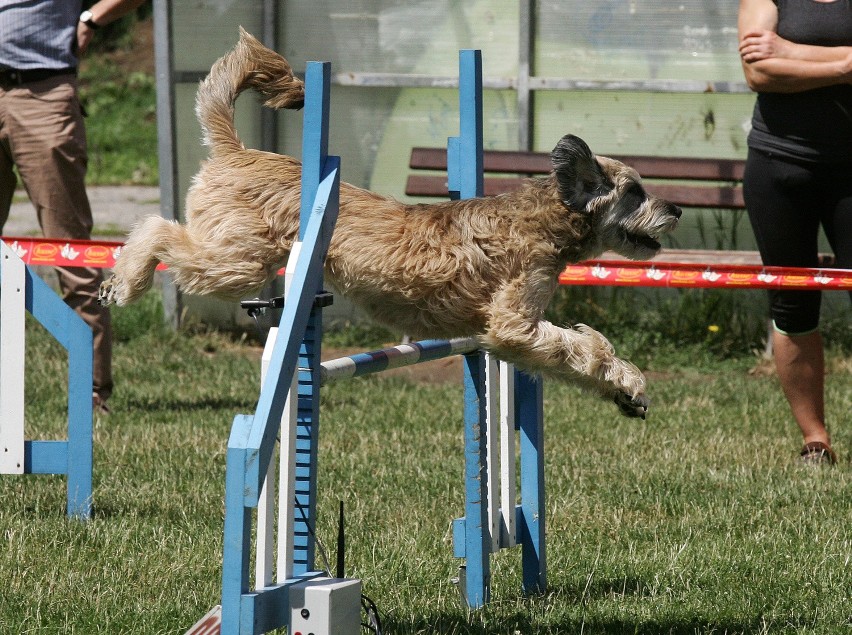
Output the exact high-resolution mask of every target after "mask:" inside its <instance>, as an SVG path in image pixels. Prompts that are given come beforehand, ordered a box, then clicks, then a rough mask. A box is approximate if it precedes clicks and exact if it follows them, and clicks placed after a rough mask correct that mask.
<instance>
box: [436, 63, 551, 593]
mask: <svg viewBox="0 0 852 635" xmlns="http://www.w3.org/2000/svg"><path fill="white" fill-rule="evenodd" d="M459 131H460V135H459V136H458V137H451V138H450V139H449V140H448V143H447V179H448V189H449V190H450V198H453V199H460V198H461V199H465V198H473V197H480V196H482V195H483V174H482V171H483V170H482V151H483V141H482V57H481V53H480V51H475V50H464V51H460V53H459ZM514 382H515V401H516V403H515V417H516V421H515V429H516V430H520V434H521V442H520V445H521V450H520V454H521V460H520V472H521V492H520V496H521V504H520V505H518V506H517V508H516V512H515V513H516V514H517V515H518V516H517V518H518V522H517V523H516V525H517V534H518V542H520V543H521V554H522V556H521V558H522V567H523V589H524V592H526V593H533V592H543V591H544V589H545V588H546V586H547V576H546V558H545V542H544V509H545V507H544V425H543V421H544V417H543V414H542V412H543V410H542V401H543V398H542V392H543V391H542V385H541V382H540V381H537V380H535V379H533V378H532V377H529V376H528V375H525V374H523V373H521V372H519V371H515V377H514ZM486 425H487V422H486V417H485V362H484V353H482V352H478V353H470V354H468V355H465V378H464V426H465V433H464V438H465V454H464V456H465V516H464V518H461V519H457V520H456V521H455V522H454V524H453V539H454V554H455V556H456V557H460V558H465V561H466V562H465V567H464V575H463V576H460V583H461V584H463V585H464V588H463V590H462V594H463V597H464V599H465V601H466V602H467V604H468V606H469V607H470V608H474V609H475V608H480V607H482V606H484V605H485V604H486V603H487V602H488V601H489V600H490V597H491V565H490V557H489V554H490V551H491V540H490V533H489V532H490V529H489V526H488V510H487V507H486V501H487V499H488V479H487V478H484V477H483V475H484V474H485V471H486V469H487V468H486V465H487V464H486V433H485V426H486ZM503 503H504V504H510V503H509V501H503Z"/></svg>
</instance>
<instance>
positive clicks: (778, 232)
mask: <svg viewBox="0 0 852 635" xmlns="http://www.w3.org/2000/svg"><path fill="white" fill-rule="evenodd" d="M743 197H744V198H745V204H746V207H747V208H748V215H749V219H750V220H751V226H752V229H753V230H754V235H755V237H756V239H757V245H758V248H759V249H760V255H761V257H762V259H763V264H765V265H773V266H783V267H817V266H818V264H819V263H818V259H817V258H818V255H817V254H818V247H817V239H818V235H819V227H820V225H822V227H823V229H824V230H825V234H826V236H827V238H828V242H829V244H830V245H831V248H832V250H833V251H834V255H835V258H836V264H835V266H836V267H837V268H839V269H852V161H850V162H849V163H841V164H819V163H799V162H796V161H791V160H789V159H785V158H783V157H778V156H773V155H769V154H766V153H764V152H761V151H759V150H753V149H749V152H748V158H747V160H746V167H745V177H744V180H743ZM850 296H852V292H850ZM769 299H770V306H771V312H772V319H773V321H774V322H775V328H776V329H778V330H779V331H782V332H784V333H788V334H804V333H808V332H810V331H813V330H815V329H816V328H817V327H818V326H819V310H820V301H821V292H820V291H788V290H774V289H773V290H771V291H770V292H769Z"/></svg>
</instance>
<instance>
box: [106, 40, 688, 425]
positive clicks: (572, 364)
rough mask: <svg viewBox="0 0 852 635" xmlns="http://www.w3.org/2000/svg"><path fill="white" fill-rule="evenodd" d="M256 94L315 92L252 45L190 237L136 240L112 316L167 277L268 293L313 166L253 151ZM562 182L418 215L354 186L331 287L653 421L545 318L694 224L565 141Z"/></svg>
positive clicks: (617, 368)
mask: <svg viewBox="0 0 852 635" xmlns="http://www.w3.org/2000/svg"><path fill="white" fill-rule="evenodd" d="M248 88H252V89H254V90H256V91H258V92H259V93H261V94H262V95H263V96H264V97H266V98H267V101H266V102H265V103H266V105H267V106H269V107H271V108H299V107H301V106H302V104H303V101H304V86H303V84H302V82H301V81H300V80H299V79H298V78H295V77H294V76H293V72H292V69H291V68H290V65H289V64H288V63H287V62H286V61H285V60H284V58H282V57H281V56H280V55H278V54H277V53H275V52H273V51H271V50H269V49H267V48H265V47H264V46H262V45H261V44H260V43H259V42H258V41H257V40H256V39H255V38H253V37H252V36H251V35H249V34H248V33H246V32H244V31H241V36H240V41H239V43H238V44H237V46H236V47H235V48H234V50H233V51H231V52H230V53H228V54H227V55H225V56H224V57H223V58H222V59H220V60H219V61H217V62H216V63H215V64H214V66H213V68H212V69H211V71H210V75H209V76H208V77H207V78H206V79H205V80H204V81H203V82H202V83H201V85H200V87H199V91H198V100H197V114H198V117H199V120H200V122H201V125H202V127H203V129H204V134H205V142H206V144H207V145H208V146H209V147H210V158H209V160H208V161H206V162H205V163H204V165H203V166H202V168H201V170H200V172H199V173H198V175H196V177H195V179H194V181H193V184H192V187H191V188H190V190H189V193H188V195H187V204H186V209H187V212H186V224H183V225H182V224H179V223H176V222H170V221H166V220H164V219H162V218H161V217H159V216H150V217H148V218H146V219H144V220H143V221H142V222H141V223H140V224H139V225H138V226H137V227H136V228H134V230H133V231H132V232H131V234H130V236H129V239H128V240H127V243H126V245H125V247H124V248H123V249H122V251H121V254H120V256H119V258H118V260H117V262H116V265H115V270H114V275H113V276H112V278H110V279H109V280H107V281H106V282H104V284H103V286H102V288H101V295H100V298H101V302H102V303H103V304H105V305H107V304H110V303H112V302H116V303H117V304H119V305H124V304H127V303H129V302H133V301H134V300H136V299H138V298H139V297H140V296H141V295H142V294H143V293H144V292H145V291H146V290H147V289H148V288H149V287H150V286H151V283H152V279H153V275H154V269H155V267H156V266H157V264H158V263H159V262H164V263H165V264H166V265H167V267H168V272H169V273H170V274H171V275H172V276H173V278H174V280H175V283H176V284H177V285H178V287H179V288H180V289H182V290H183V291H184V292H186V293H191V294H211V295H216V296H220V297H226V298H240V297H245V296H246V295H247V294H249V293H251V292H253V291H256V290H257V289H259V288H260V287H262V286H263V285H264V284H265V283H267V282H268V281H269V280H270V279H271V278H272V277H273V276H275V274H276V272H277V271H278V269H279V268H280V267H282V266H283V265H284V263H285V261H286V259H287V255H288V253H289V251H290V247H291V245H292V244H293V240H294V239H295V238H296V236H297V234H298V223H299V195H300V172H301V170H300V163H299V161H297V160H296V159H294V158H292V157H289V156H281V155H277V154H271V153H268V152H260V151H257V150H250V149H246V148H245V147H244V146H243V144H242V143H241V142H240V140H239V137H238V136H237V132H236V129H235V127H234V119H233V114H234V112H233V110H234V101H235V100H236V98H237V96H238V95H239V94H240V93H241V92H242V91H244V90H246V89H248ZM552 159H553V168H554V169H553V172H552V174H551V175H550V176H549V177H546V178H541V179H530V180H528V181H526V183H525V185H524V186H523V187H522V188H521V189H520V190H518V191H516V192H512V193H509V194H502V195H500V196H495V197H491V198H481V199H470V200H464V201H449V202H445V203H437V204H433V205H406V204H403V203H400V202H399V201H396V200H393V199H391V198H388V197H385V196H380V195H378V194H374V193H372V192H368V191H366V190H363V189H359V188H357V187H354V186H352V185H349V184H347V183H341V185H340V215H339V218H338V221H337V226H336V229H335V231H334V235H333V238H332V241H331V246H330V248H329V251H328V256H327V258H326V262H325V271H326V277H327V280H328V281H329V282H330V283H331V284H332V285H333V286H334V287H335V288H336V289H337V290H339V291H340V292H341V293H343V294H344V295H345V296H346V297H348V298H349V299H350V300H352V301H353V302H355V303H356V304H357V305H358V306H360V307H361V308H362V309H363V310H364V311H366V312H367V313H368V314H369V315H371V316H372V317H373V318H374V319H376V320H377V321H378V322H380V323H383V324H386V325H388V326H391V327H393V328H395V329H396V330H398V331H401V332H404V333H408V334H410V335H412V336H416V337H430V338H449V337H461V336H476V337H477V338H478V339H479V340H480V342H481V343H482V346H483V347H484V348H486V349H487V350H489V351H492V352H493V353H495V354H496V355H497V356H498V357H500V358H502V359H504V360H507V361H511V362H514V363H516V364H517V365H518V366H519V367H521V368H523V369H526V370H529V371H531V372H534V373H541V374H543V375H546V376H549V377H555V378H558V379H561V380H567V381H570V382H572V383H575V384H579V385H580V386H582V387H584V388H586V389H588V390H590V391H592V392H595V393H597V394H599V395H601V396H603V397H606V398H609V399H613V400H615V402H616V403H617V404H618V405H619V407H620V408H621V409H622V411H623V412H624V413H625V414H628V415H631V416H644V414H645V411H646V408H647V405H648V400H647V398H646V397H645V394H644V393H645V378H644V377H643V376H642V373H641V372H640V371H639V370H638V369H637V368H636V367H635V366H634V365H633V364H631V363H629V362H626V361H624V360H621V359H619V358H617V357H616V356H615V355H614V353H613V349H612V346H611V345H610V343H609V342H608V341H607V340H606V338H604V337H603V336H602V335H601V334H599V333H598V332H597V331H595V330H593V329H591V328H589V327H588V326H585V325H577V326H575V327H573V328H569V329H565V328H559V327H557V326H555V325H554V324H552V323H550V322H548V321H547V320H545V319H544V317H543V316H544V311H545V308H546V307H547V304H548V302H549V301H550V299H551V296H552V295H553V293H554V290H555V289H556V285H557V283H558V282H557V278H558V275H559V273H560V272H561V271H562V270H563V269H564V268H565V266H566V265H567V264H568V263H574V262H579V261H582V260H585V259H588V258H592V257H595V256H598V255H600V254H601V253H602V252H603V251H605V250H613V251H616V252H618V253H619V254H622V255H623V256H626V257H628V258H634V259H647V258H650V257H652V256H654V255H655V254H656V253H657V251H658V250H659V248H660V244H659V242H658V238H659V237H660V236H661V235H662V234H664V233H666V232H668V231H670V230H671V229H673V228H674V227H675V225H676V224H677V221H678V218H679V217H680V213H681V212H680V209H678V208H677V207H676V206H674V205H672V204H671V203H668V202H666V201H663V200H660V199H657V198H654V197H653V196H650V195H648V194H647V193H646V192H645V191H644V190H643V188H642V185H641V182H640V179H639V175H638V174H637V173H636V171H635V170H633V169H631V168H629V167H627V166H625V165H624V164H622V163H620V162H618V161H614V160H611V159H607V158H605V157H595V156H594V155H593V154H592V152H591V151H590V150H589V148H588V146H587V145H586V144H585V143H584V142H583V141H582V140H581V139H578V138H577V137H574V136H570V135H568V136H565V137H563V138H562V139H561V140H560V141H559V143H558V144H557V146H556V148H555V149H554V150H553V153H552Z"/></svg>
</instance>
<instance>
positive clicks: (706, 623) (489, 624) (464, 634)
mask: <svg viewBox="0 0 852 635" xmlns="http://www.w3.org/2000/svg"><path fill="white" fill-rule="evenodd" d="M484 621H485V622H486V623H483V622H481V621H480V620H478V619H477V618H476V617H473V618H470V619H468V618H466V617H464V616H460V615H446V614H443V615H441V614H436V615H431V616H430V615H427V616H424V617H423V618H422V619H421V618H418V619H416V620H394V619H393V616H384V619H383V620H382V628H383V631H384V632H386V633H394V634H398V635H405V634H408V633H411V634H413V633H441V634H448V635H449V634H452V635H468V634H470V635H473V634H477V635H507V634H508V635H514V634H515V633H518V634H522V635H528V634H532V633H535V634H536V635H539V634H542V635H551V634H552V635H565V634H567V633H588V634H591V635H593V634H595V633H605V634H607V635H625V634H630V633H641V634H642V635H695V634H696V633H727V634H728V635H733V634H735V633H756V632H760V619H759V618H755V619H754V620H751V621H741V620H729V621H725V620H722V621H713V620H702V619H700V618H697V617H695V618H683V619H676V618H675V619H671V620H665V619H662V620H654V619H651V620H647V619H637V620H635V621H632V620H626V619H618V618H615V619H612V620H607V619H601V618H595V619H584V618H583V617H582V615H581V616H578V617H569V618H563V619H559V618H556V619H554V620H552V621H550V620H548V621H547V623H543V622H544V620H542V621H537V620H531V619H530V616H529V615H525V614H516V615H511V616H506V617H504V618H503V619H497V618H487V619H486V620H484Z"/></svg>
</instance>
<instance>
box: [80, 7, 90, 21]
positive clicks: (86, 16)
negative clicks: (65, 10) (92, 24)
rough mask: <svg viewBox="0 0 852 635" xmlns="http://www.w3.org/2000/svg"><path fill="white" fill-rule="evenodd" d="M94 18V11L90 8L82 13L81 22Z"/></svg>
mask: <svg viewBox="0 0 852 635" xmlns="http://www.w3.org/2000/svg"><path fill="white" fill-rule="evenodd" d="M91 19H92V12H91V11H89V10H88V9H87V10H86V11H83V13H81V14H80V22H88V21H89V20H91Z"/></svg>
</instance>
